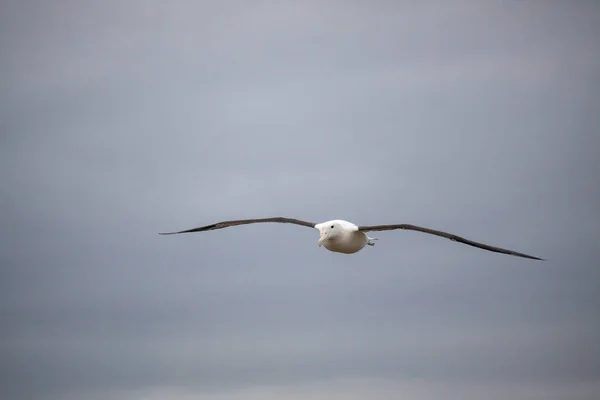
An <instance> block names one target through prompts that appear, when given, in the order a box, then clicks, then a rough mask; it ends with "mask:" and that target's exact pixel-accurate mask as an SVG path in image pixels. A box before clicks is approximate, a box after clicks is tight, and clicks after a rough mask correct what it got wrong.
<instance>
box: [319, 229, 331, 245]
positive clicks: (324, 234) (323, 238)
mask: <svg viewBox="0 0 600 400" xmlns="http://www.w3.org/2000/svg"><path fill="white" fill-rule="evenodd" d="M319 232H320V233H321V237H320V238H319V243H318V245H319V247H321V246H323V243H324V242H325V241H326V240H327V238H328V237H329V230H327V229H322V230H321V231H319Z"/></svg>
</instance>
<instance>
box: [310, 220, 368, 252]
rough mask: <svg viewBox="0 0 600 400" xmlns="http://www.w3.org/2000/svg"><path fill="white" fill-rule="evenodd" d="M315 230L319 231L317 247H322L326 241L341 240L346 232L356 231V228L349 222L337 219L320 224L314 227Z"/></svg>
mask: <svg viewBox="0 0 600 400" xmlns="http://www.w3.org/2000/svg"><path fill="white" fill-rule="evenodd" d="M315 228H316V229H318V230H319V234H320V235H321V236H320V238H319V242H318V245H319V247H321V246H323V244H324V243H325V242H327V241H335V240H337V239H339V238H342V237H343V236H344V234H345V232H347V231H353V230H358V227H357V226H356V225H354V224H352V223H351V222H347V221H342V220H337V219H334V220H331V221H326V222H321V223H320V224H317V225H315ZM325 247H327V246H325Z"/></svg>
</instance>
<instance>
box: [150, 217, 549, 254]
mask: <svg viewBox="0 0 600 400" xmlns="http://www.w3.org/2000/svg"><path fill="white" fill-rule="evenodd" d="M265 222H277V223H281V224H295V225H300V226H306V227H308V228H314V229H317V230H318V231H319V234H320V237H319V241H318V246H319V247H321V246H323V247H325V248H326V249H327V250H329V251H333V252H336V253H344V254H353V253H356V252H358V251H359V250H362V248H363V247H365V246H367V245H368V246H374V245H375V240H377V238H372V237H369V236H368V235H367V234H366V233H365V232H372V231H390V230H394V229H405V230H409V231H418V232H423V233H429V234H431V235H436V236H441V237H443V238H446V239H450V240H452V241H454V242H459V243H464V244H467V245H469V246H473V247H478V248H480V249H484V250H488V251H493V252H496V253H503V254H509V255H511V256H517V257H524V258H530V259H532V260H542V261H543V260H544V259H543V258H539V257H534V256H530V255H527V254H523V253H519V252H516V251H513V250H507V249H502V248H500V247H494V246H490V245H487V244H484V243H479V242H474V241H472V240H469V239H465V238H463V237H460V236H457V235H454V234H452V233H447V232H442V231H437V230H434V229H429V228H423V227H420V226H416V225H410V224H392V225H371V226H357V225H354V224H353V223H352V222H348V221H344V220H341V219H334V220H331V221H326V222H321V223H318V224H315V223H313V222H308V221H302V220H299V219H295V218H285V217H272V218H256V219H238V220H232V221H221V222H217V223H214V224H211V225H206V226H201V227H198V228H193V229H187V230H184V231H178V232H163V233H159V235H176V234H180V233H192V232H204V231H212V230H215V229H223V228H228V227H230V226H238V225H247V224H256V223H265Z"/></svg>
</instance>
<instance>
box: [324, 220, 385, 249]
mask: <svg viewBox="0 0 600 400" xmlns="http://www.w3.org/2000/svg"><path fill="white" fill-rule="evenodd" d="M315 229H317V230H318V231H319V233H320V234H321V238H320V239H319V243H318V244H319V247H321V246H323V247H325V248H326V249H327V250H329V251H333V252H336V253H344V254H353V253H356V252H358V251H360V250H362V248H363V247H365V246H366V245H367V244H370V245H371V246H372V245H374V243H372V240H374V239H373V238H370V237H368V236H367V234H366V233H364V232H361V231H359V230H358V226H356V225H354V224H353V223H352V222H348V221H344V220H341V219H334V220H331V221H325V222H322V223H320V224H316V225H315Z"/></svg>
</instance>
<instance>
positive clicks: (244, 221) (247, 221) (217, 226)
mask: <svg viewBox="0 0 600 400" xmlns="http://www.w3.org/2000/svg"><path fill="white" fill-rule="evenodd" d="M262 222H277V223H280V224H295V225H301V226H307V227H309V228H314V227H315V225H316V224H315V223H313V222H307V221H302V220H300V219H295V218H285V217H272V218H255V219H237V220H233V221H221V222H217V223H215V224H211V225H206V226H201V227H198V228H193V229H187V230H185V231H178V232H163V233H159V235H175V234H178V233H192V232H203V231H213V230H215V229H223V228H228V227H230V226H237V225H247V224H257V223H262Z"/></svg>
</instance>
